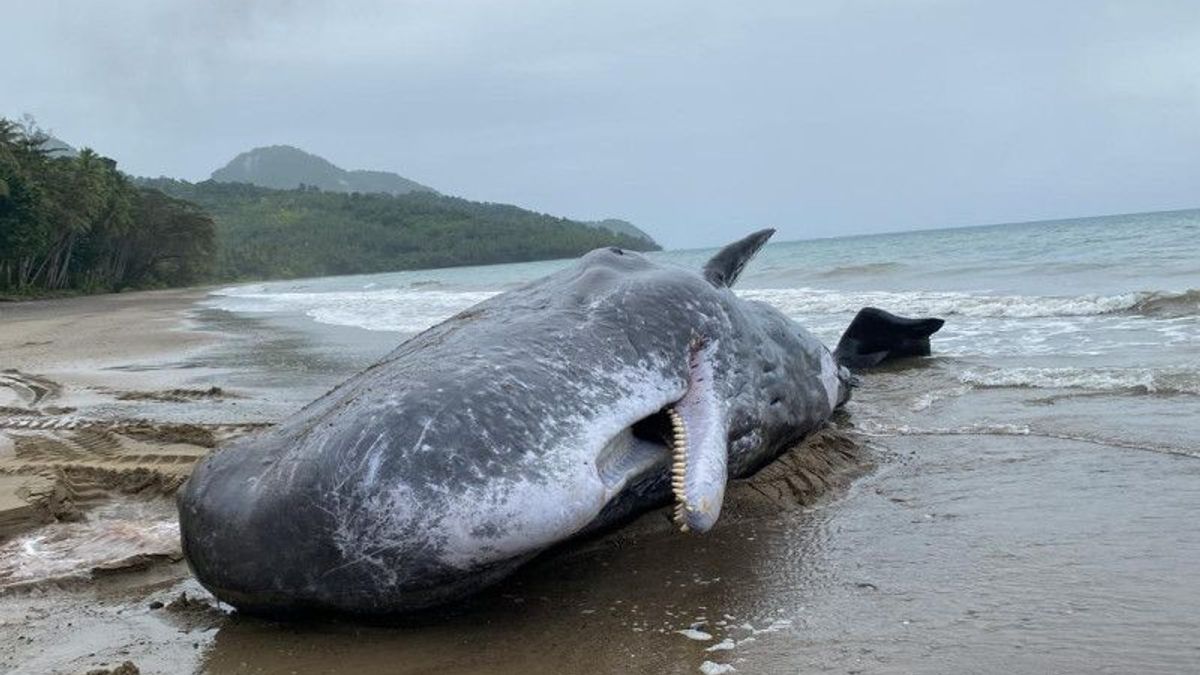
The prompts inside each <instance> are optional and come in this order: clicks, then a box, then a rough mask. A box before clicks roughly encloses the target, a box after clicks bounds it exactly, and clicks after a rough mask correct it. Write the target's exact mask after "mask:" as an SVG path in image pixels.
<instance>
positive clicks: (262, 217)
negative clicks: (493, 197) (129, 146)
mask: <svg viewBox="0 0 1200 675" xmlns="http://www.w3.org/2000/svg"><path fill="white" fill-rule="evenodd" d="M139 184H140V185H142V186H143V187H146V188H152V189H156V190H161V191H162V192H164V193H166V194H168V195H171V196H172V197H175V198H178V199H183V200H187V201H189V202H193V203H195V204H198V205H199V206H200V207H201V208H203V209H204V210H205V211H206V212H208V213H210V214H212V216H213V217H214V219H215V221H216V231H217V241H218V243H219V247H218V253H217V261H216V266H215V270H216V276H217V277H218V278H221V279H249V278H262V279H265V278H292V277H307V276H324V275H333V274H357V273H369V272H385V271H394V270H402V269H416V268H429V267H448V266H458V265H481V264H491V263H507V262H522V261H528V260H544V259H551V258H568V257H574V256H578V255H580V254H582V253H585V252H587V251H590V250H592V249H594V248H599V247H602V246H620V247H622V248H628V249H631V250H637V251H646V250H658V248H659V247H658V245H657V244H655V243H654V242H653V241H651V240H648V239H644V238H642V237H637V236H632V235H630V234H626V233H621V232H614V231H612V230H609V229H607V228H598V227H595V226H593V224H590V223H583V222H579V221H573V220H568V219H566V218H557V217H554V216H550V215H546V214H541V213H535V212H533V211H527V210H525V209H522V208H518V207H516V206H510V205H506V204H492V203H484V202H473V201H469V200H466V199H459V198H456V197H447V196H444V195H439V194H437V193H433V192H410V193H408V194H402V195H387V194H364V193H334V192H322V191H320V190H317V189H316V188H313V187H306V188H304V189H295V190H273V189H268V188H263V187H258V186H254V185H249V184H246V183H219V182H215V181H204V182H201V183H188V182H185V181H179V180H172V179H165V178H160V179H139Z"/></svg>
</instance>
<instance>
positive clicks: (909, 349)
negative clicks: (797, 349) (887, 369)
mask: <svg viewBox="0 0 1200 675" xmlns="http://www.w3.org/2000/svg"><path fill="white" fill-rule="evenodd" d="M944 323H945V321H944V320H942V319H935V318H924V319H908V318H905V317H902V316H896V315H895V314H891V313H889V312H885V311H883V310H882V309H879V308H877V307H863V308H862V309H860V310H859V311H858V314H857V315H856V316H855V317H854V320H853V321H851V322H850V325H849V326H848V327H847V328H846V332H845V333H842V339H841V340H839V341H838V344H837V348H836V349H834V350H833V356H834V358H835V359H836V360H837V362H838V364H840V365H843V366H845V367H847V368H873V367H875V366H877V365H879V364H881V363H883V362H884V361H887V360H890V359H896V358H902V357H905V356H929V353H930V352H929V336H930V335H933V334H934V333H936V332H938V330H939V329H940V328H941V327H942V324H944Z"/></svg>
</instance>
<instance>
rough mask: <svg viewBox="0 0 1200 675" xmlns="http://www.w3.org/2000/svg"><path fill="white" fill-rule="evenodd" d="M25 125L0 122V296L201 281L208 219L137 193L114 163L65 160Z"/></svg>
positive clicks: (205, 272)
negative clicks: (5, 294) (2, 294)
mask: <svg viewBox="0 0 1200 675" xmlns="http://www.w3.org/2000/svg"><path fill="white" fill-rule="evenodd" d="M49 140H50V139H49V137H48V136H47V135H46V134H44V133H43V132H41V131H40V130H38V129H37V127H36V126H35V125H34V124H32V122H30V121H28V120H27V121H26V123H25V124H18V123H16V122H13V121H11V120H7V119H3V118H0V291H3V292H5V293H15V294H25V295H29V294H40V293H46V292H50V293H55V292H63V291H66V290H87V291H102V290H113V289H120V288H124V287H130V286H139V287H145V286H176V285H184V284H191V283H196V282H198V281H201V280H203V279H206V278H208V276H209V274H210V272H211V269H212V262H213V260H214V259H215V254H216V240H215V235H214V231H215V230H214V225H213V221H212V218H211V217H209V215H208V214H207V213H205V212H204V211H202V210H201V209H199V208H198V207H196V206H195V205H194V204H190V203H188V202H185V201H182V200H180V199H176V198H173V197H169V196H167V195H165V194H163V193H162V192H159V191H157V190H153V189H149V188H145V187H139V186H137V185H135V184H134V183H133V182H132V181H131V180H130V179H129V178H128V177H127V176H125V175H124V174H122V173H121V172H120V171H118V170H117V164H116V162H115V161H113V160H111V159H109V158H107V157H103V156H101V155H98V154H96V153H95V152H93V151H92V150H90V149H84V150H82V151H80V152H79V153H77V154H70V153H63V152H61V151H60V150H58V149H57V148H55V147H53V146H52V145H51V144H48V143H47V141H49Z"/></svg>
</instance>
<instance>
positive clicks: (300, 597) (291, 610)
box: [192, 553, 538, 617]
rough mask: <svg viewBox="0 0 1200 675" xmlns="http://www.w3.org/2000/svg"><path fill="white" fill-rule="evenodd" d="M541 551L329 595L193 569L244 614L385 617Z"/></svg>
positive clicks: (444, 599)
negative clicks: (421, 580)
mask: <svg viewBox="0 0 1200 675" xmlns="http://www.w3.org/2000/svg"><path fill="white" fill-rule="evenodd" d="M537 555H538V554H537V553H530V554H526V555H521V556H516V557H513V558H510V559H508V560H502V561H498V562H493V563H491V564H489V565H488V566H486V567H481V568H474V569H471V570H470V571H468V572H466V573H464V574H463V575H462V576H461V577H459V578H456V579H450V580H446V581H441V582H438V583H435V584H430V585H423V586H411V585H410V586H398V587H394V588H387V587H381V586H374V585H373V586H371V587H370V588H368V589H362V590H354V589H349V588H342V589H337V592H336V593H331V592H330V590H331V589H309V592H308V593H305V592H303V591H301V592H297V590H296V589H290V588H289V589H285V590H275V589H253V590H251V589H242V590H238V589H232V588H225V587H222V586H220V585H218V584H214V583H211V582H209V581H206V580H205V579H204V578H203V577H202V576H201V575H199V574H196V570H192V572H193V574H196V577H197V579H198V580H199V581H200V583H201V585H203V586H204V587H205V588H206V589H208V591H209V592H210V593H212V594H213V595H214V596H216V598H217V599H218V600H220V601H221V602H224V603H226V604H228V605H232V606H233V607H236V608H237V610H238V611H239V612H243V613H246V614H253V615H256V616H268V617H269V616H273V615H288V616H295V615H296V614H304V613H309V614H358V615H362V614H376V615H387V614H395V613H397V612H417V611H420V610H424V609H428V608H430V607H435V606H437V605H444V604H446V603H448V602H453V601H455V600H461V599H463V598H466V597H468V596H471V595H475V594H476V593H478V592H480V591H482V590H484V589H486V588H488V587H489V586H492V585H493V584H495V583H496V582H498V581H500V580H501V579H504V578H505V577H508V576H510V575H511V574H512V573H513V571H514V570H516V569H517V568H518V567H520V566H522V565H524V564H525V563H527V562H529V561H530V560H531V559H533V558H534V557H536V556H537Z"/></svg>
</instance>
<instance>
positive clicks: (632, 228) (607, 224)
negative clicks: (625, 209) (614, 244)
mask: <svg viewBox="0 0 1200 675" xmlns="http://www.w3.org/2000/svg"><path fill="white" fill-rule="evenodd" d="M585 224H586V225H590V226H592V227H602V228H604V229H606V230H608V231H609V232H613V233H616V234H627V235H629V236H631V237H637V238H639V239H645V240H646V241H650V242H652V241H654V239H653V238H652V237H651V236H650V235H648V234H646V233H645V232H643V231H642V230H640V229H638V227H637V226H636V225H634V224H633V223H631V222H629V221H628V220H620V219H617V218H608V219H606V220H592V221H588V222H586V223H585Z"/></svg>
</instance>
